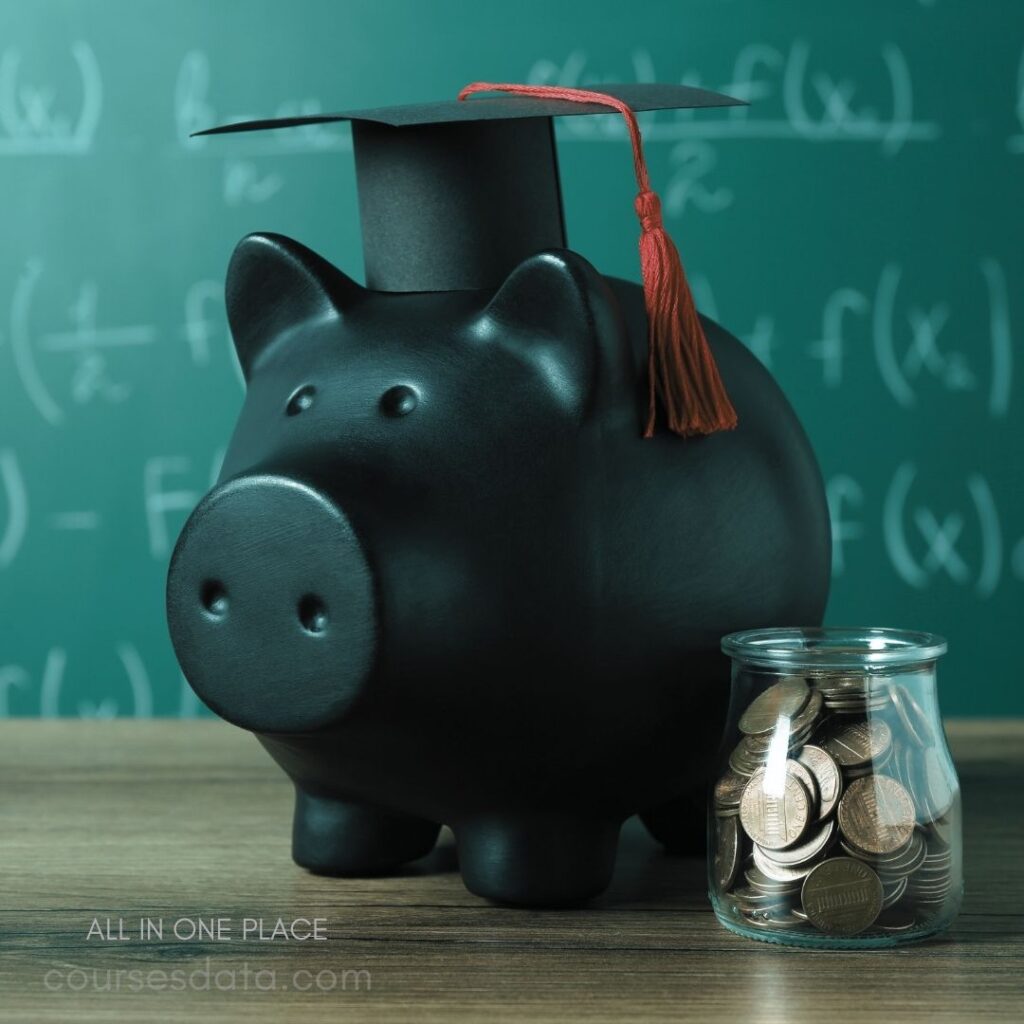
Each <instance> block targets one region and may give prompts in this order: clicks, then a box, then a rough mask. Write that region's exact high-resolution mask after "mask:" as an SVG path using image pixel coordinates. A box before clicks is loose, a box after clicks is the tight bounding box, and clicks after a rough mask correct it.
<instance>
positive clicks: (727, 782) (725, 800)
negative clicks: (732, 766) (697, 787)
mask: <svg viewBox="0 0 1024 1024" xmlns="http://www.w3.org/2000/svg"><path fill="white" fill-rule="evenodd" d="M746 784H747V780H746V778H744V777H743V776H742V775H740V774H739V772H737V771H733V770H730V771H727V772H726V773H725V774H724V775H723V776H722V777H721V778H720V779H719V780H718V781H717V782H716V783H715V805H716V807H719V808H727V807H739V805H740V797H741V796H742V795H743V787H744V786H745V785H746Z"/></svg>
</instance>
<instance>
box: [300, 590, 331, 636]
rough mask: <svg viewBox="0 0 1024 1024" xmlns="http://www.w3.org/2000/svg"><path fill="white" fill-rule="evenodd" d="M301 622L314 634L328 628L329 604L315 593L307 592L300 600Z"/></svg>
mask: <svg viewBox="0 0 1024 1024" xmlns="http://www.w3.org/2000/svg"><path fill="white" fill-rule="evenodd" d="M299 622H300V623H301V624H302V628H303V629H304V630H305V631H306V632H307V633H311V634H313V635H314V636H315V635H316V634H317V633H322V632H323V631H324V630H325V629H326V628H327V606H326V605H325V604H324V602H323V601H322V600H321V599H320V598H319V597H317V596H316V595H315V594H306V595H305V597H303V598H301V599H300V601H299Z"/></svg>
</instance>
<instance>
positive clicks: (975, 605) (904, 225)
mask: <svg viewBox="0 0 1024 1024" xmlns="http://www.w3.org/2000/svg"><path fill="white" fill-rule="evenodd" d="M479 78H490V79H492V80H519V81H523V80H528V81H534V82H559V83H564V84H568V85H592V84H598V83H600V82H602V81H605V82H610V81H637V80H639V81H647V80H654V79H657V80H662V81H669V82H686V83H690V84H700V85H704V86H707V87H710V88H715V89H720V90H722V91H724V92H728V93H732V94H734V95H736V96H739V97H742V98H746V99H749V100H750V101H751V105H750V106H749V108H744V109H735V110H720V111H705V112H682V113H666V114H655V115H645V116H644V117H643V127H644V131H645V137H646V140H647V149H648V159H649V163H650V166H651V172H652V177H653V179H654V182H655V185H656V187H657V188H659V190H660V191H661V193H662V196H663V199H664V202H665V207H666V210H667V213H668V221H669V225H670V228H671V230H672V231H673V233H674V235H675V238H676V240H677V242H678V244H679V247H680V249H681V251H682V253H683V256H684V260H685V261H686V264H687V267H688V270H689V272H690V275H691V278H692V280H693V283H694V287H695V291H696V293H697V296H698V301H699V303H700V305H701V306H702V308H703V309H704V310H705V312H707V313H710V314H711V315H713V316H715V317H717V318H718V319H719V320H721V322H722V323H724V324H725V325H726V326H727V327H729V328H730V329H731V330H733V331H734V332H735V333H736V334H738V335H739V336H740V337H741V338H742V339H743V340H744V342H745V343H746V344H747V345H749V346H750V348H751V349H752V350H753V351H754V352H755V353H756V354H757V355H758V356H759V357H760V358H761V359H762V360H763V361H764V362H765V363H767V364H768V365H769V367H770V368H771V369H772V370H773V372H774V373H775V374H776V375H777V377H778V379H779V380H780V382H781V383H782V385H783V387H784V388H785V390H786V391H787V392H788V394H789V396H790V397H791V399H792V401H793V403H794V404H795V406H796V408H797V410H798V412H799V413H800V415H801V416H802V418H803V420H804V423H805V424H806V426H807V428H808V431H809V433H810V435H811V437H812V439H813V442H814V444H815V447H816V449H817V452H818V455H819V457H820V460H821V464H822V467H823V470H824V474H825V477H826V480H827V485H828V494H829V500H830V504H831V508H832V514H833V529H834V535H835V541H836V543H835V563H834V570H835V581H834V587H833V595H832V600H831V605H830V609H829V620H830V621H831V622H833V623H837V624H840V623H841V624H855V623H856V624H871V625H875V624H879V625H900V626H908V627H917V628H925V629H931V630H935V631H938V632H942V633H945V634H948V636H949V639H950V644H951V653H950V655H949V656H948V658H947V659H946V662H945V663H944V665H943V671H942V688H943V691H942V692H943V704H944V709H945V711H946V712H947V713H960V714H963V713H973V714H1008V713H1021V712H1024V695H1022V694H1024V689H1022V688H1021V686H1020V685H1019V679H1020V667H1019V666H1020V661H1021V656H1020V653H1019V652H1018V651H1016V649H1015V648H1013V646H1012V644H1013V642H1014V641H1015V640H1016V639H1017V638H1018V636H1019V633H1020V630H1021V628H1022V626H1024V615H1022V610H1024V473H1022V468H1021V462H1022V440H1021V439H1022V438H1024V395H1022V388H1021V381H1022V380H1024V366H1022V365H1020V363H1021V359H1020V357H1021V340H1022V339H1024V297H1022V292H1024V289H1022V285H1024V242H1022V238H1024V7H1022V6H1021V4H1020V2H1019V0H988V2H986V3H983V4H981V3H975V4H963V3H955V2H953V0H865V2H863V3H859V4H856V5H837V4H822V3H820V2H812V0H802V2H796V0H779V2H777V3H773V4H765V3H763V2H761V0H671V2H664V3H662V2H643V0H641V2H639V3H629V4H625V3H619V2H615V3H600V2H595V0H589V2H587V3H583V2H578V0H561V2H559V3H552V2H550V0H544V2H537V0H515V2H514V3H479V4H470V3H465V2H463V0H429V2H428V0H402V2H399V0H365V2H355V0H345V2H318V3H313V2H299V0H292V2H290V3H282V2H269V0H248V2H240V0H239V2H229V0H220V2H215V3H214V2H210V0H175V2H173V3H172V2H168V0H161V2H159V3H157V2H148V0H106V2H104V3H102V4H98V3H86V2H84V0H82V2H71V0H63V2H61V0H36V2H33V3H31V4H28V3H21V4H14V3H8V4H4V5H3V6H2V8H0V231H2V239H3V241H2V245H0V714H11V715H44V716H49V715H83V716H90V715H99V716H103V715H114V714H117V715H138V716H146V715H151V714H152V715H183V716H187V715H194V714H199V713H201V710H200V708H199V707H198V705H197V702H196V701H195V699H194V698H193V697H192V696H191V694H190V691H189V690H188V688H187V687H186V686H185V685H184V683H183V681H182V679H181V676H180V673H179V671H178V669H177V666H176V664H175V662H174V658H173V654H172V652H171V649H170V645H169V642H168V640H167V638H166V635H165V629H164V616H163V582H164V573H165V566H166V561H167V558H168V555H169V552H170V549H171V546H172V545H173V542H174V539H175V537H176V535H177V532H178V530H179V529H180V527H181V524H182V523H183V521H184V519H185V517H186V515H187V513H188V511H189V510H190V508H191V507H192V505H193V504H194V503H195V501H196V500H197V499H198V498H199V497H200V495H201V494H202V493H203V492H204V491H205V489H206V488H207V487H208V485H209V483H210V481H211V480H212V479H213V477H214V476H215V474H216V471H217V466H218V461H219V459H220V457H221V453H222V451H223V445H224V444H225V442H226V439H227V438H228V436H229V433H230V430H231V428H232V425H233V422H234V419H235V417H236V415H237V412H238V409H239V406H240V403H241V399H242V388H241V383H240V378H239V375H238V372H237V368H236V365H235V362H234V358H233V355H232V352H231V348H230V342H229V338H228V335H227V332H226V322H225V315H224V307H223V298H222V286H223V274H224V269H225V266H226V264H227V260H228V257H229V256H230V253H231V250H232V248H233V246H234V244H235V242H236V241H237V240H238V239H239V238H241V237H242V236H243V235H244V234H246V233H247V232H249V231H253V230H273V231H278V232H282V233H284V234H287V235H291V236H293V237H295V238H297V239H299V240H301V241H302V242H304V243H306V244H307V245H309V246H311V247H312V248H314V249H316V250H318V251H320V252H321V253H323V254H324V255H326V256H327V257H329V258H330V259H332V260H333V261H335V262H336V263H338V264H339V265H340V266H341V267H343V268H344V269H345V270H346V271H348V272H349V273H350V274H352V275H354V276H356V277H359V276H360V274H361V255H360V252H361V250H360V240H359V226H358V215H357V206H356V198H355V185H354V175H353V168H352V157H351V145H350V141H349V135H348V131H349V130H348V128H347V127H346V126H344V125H342V126H331V127H317V128H312V129H309V130H302V131H293V132H290V133H278V134H256V135H248V136H238V137H223V138H216V139H204V140H189V138H188V135H189V133H190V132H191V131H193V130H194V129H198V128H202V127H206V126H209V125H212V124H218V123H221V122H225V121H228V120H234V119H241V118H244V117H253V116H274V115H282V114H287V113H296V112H300V113H302V112H307V113H314V112H317V111H321V110H331V109H346V108H358V107H368V106H377V105H385V104H390V103H402V102H413V101H420V100H428V99H440V98H445V97H450V96H452V95H454V94H455V92H456V91H457V90H458V88H459V87H460V86H461V85H463V84H464V83H466V82H468V81H472V80H475V79H479ZM558 139H559V145H560V153H561V170H562V176H563V186H564V192H565V201H566V215H567V222H568V229H569V237H570V244H571V245H572V246H573V248H575V249H576V250H578V251H579V252H581V253H582V254H583V255H585V256H587V257H588V258H589V259H591V260H592V261H593V262H594V263H595V264H596V265H597V266H598V267H599V268H600V269H601V270H602V271H604V272H605V273H610V274H617V275H620V276H625V277H633V278H636V277H637V273H638V268H637V260H636V250H635V240H636V235H637V226H636V223H635V219H634V216H633V211H632V194H633V183H632V180H631V173H632V172H631V164H630V156H629V151H628V147H627V145H626V143H625V141H624V138H623V127H622V124H621V121H620V119H618V118H615V117H607V118H606V117H596V118H574V119H571V120H569V121H567V122H566V123H564V124H562V125H560V126H559V128H558Z"/></svg>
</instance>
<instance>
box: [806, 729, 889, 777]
mask: <svg viewBox="0 0 1024 1024" xmlns="http://www.w3.org/2000/svg"><path fill="white" fill-rule="evenodd" d="M891 744H892V731H891V730H890V729H889V726H887V725H886V724H885V722H883V721H880V720H879V719H877V718H875V719H872V720H871V721H870V722H865V721H859V722H850V723H849V724H847V725H841V726H840V727H839V728H838V729H837V730H836V731H835V732H834V733H833V734H832V735H831V736H829V738H828V739H827V740H825V742H824V743H823V744H822V746H823V747H824V748H825V750H826V752H827V753H829V754H831V755H832V757H833V758H835V760H836V762H837V763H838V764H840V765H842V766H843V767H844V768H847V767H854V766H859V765H863V764H866V763H867V762H869V761H877V760H878V759H879V758H880V757H881V756H882V755H883V754H884V753H885V752H886V751H887V750H888V749H889V747H890V746H891Z"/></svg>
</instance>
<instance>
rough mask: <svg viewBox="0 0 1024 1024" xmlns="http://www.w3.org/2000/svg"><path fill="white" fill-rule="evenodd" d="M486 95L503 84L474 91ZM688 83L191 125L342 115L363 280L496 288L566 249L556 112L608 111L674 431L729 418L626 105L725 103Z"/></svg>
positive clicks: (654, 357) (401, 285)
mask: <svg viewBox="0 0 1024 1024" xmlns="http://www.w3.org/2000/svg"><path fill="white" fill-rule="evenodd" d="M482 92H499V93H503V94H504V95H500V96H489V97H476V98H474V99H472V100H470V97H472V96H476V94H478V93H482ZM740 102H741V101H740V100H736V99H732V98H731V97H728V96H723V95H721V94H719V93H714V92H709V91H707V90H705V89H697V88H693V87H690V86H684V85H645V84H631V85H603V86H602V87H601V89H600V91H596V90H584V89H570V88H565V87H561V86H535V85H516V84H506V83H490V82H477V83H473V84H472V85H468V86H466V87H465V88H464V89H463V90H462V92H461V93H460V94H459V96H458V99H456V100H452V101H447V102H440V103H424V104H413V105H410V106H400V107H386V108H380V109H370V110H351V111H346V112H342V113H335V114H315V115H306V116H297V117H283V118H272V119H263V120H255V121H245V122H242V123H238V124H229V125H223V126H221V127H219V128H210V129H207V130H206V131H202V132H197V133H196V134H197V135H217V134H226V133H230V132H245V131H258V130H261V129H270V128H275V129H276V128H288V127H299V126H303V125H312V124H325V123H330V122H336V121H350V122H351V123H352V142H353V149H354V153H355V165H356V183H357V188H358V192H359V213H360V218H361V221H362V235H363V255H364V262H365V268H366V286H367V287H368V288H371V289H375V290H378V291H386V292H424V291H455V290H464V289H481V290H484V289H490V290H493V289H495V288H497V287H498V286H499V285H500V284H501V283H502V282H503V281H504V280H505V278H506V277H507V276H508V275H509V274H510V273H511V272H512V270H513V269H514V268H515V267H516V266H518V265H519V264H520V263H521V262H522V261H523V260H525V259H527V258H528V257H530V256H532V255H534V254H535V253H537V252H540V251H541V250H545V249H552V248H555V249H558V248H565V247H566V237H565V220H564V216H563V212H562V197H561V188H560V184H559V177H558V158H557V153H556V148H555V140H554V131H553V122H552V118H554V117H565V116H577V115H581V114H607V113H609V111H617V112H618V113H620V114H621V115H622V116H623V117H624V118H625V120H626V125H627V128H628V129H629V135H630V141H631V143H632V148H633V161H634V168H635V171H636V178H637V187H638V194H637V197H636V201H635V205H636V211H637V216H638V217H639V219H640V222H641V228H642V230H641V236H640V258H641V269H642V272H643V282H644V296H645V302H646V306H647V314H648V321H649V342H650V344H649V366H648V371H649V372H648V376H649V391H650V402H649V411H648V423H647V429H646V431H645V436H648V437H649V436H651V435H652V434H653V433H654V427H655V412H656V406H657V402H658V400H660V403H661V407H662V408H663V410H664V412H665V421H666V425H667V426H668V428H669V429H670V430H673V431H675V432H676V433H679V434H683V435H684V436H686V435H690V434H707V433H711V432H713V431H715V430H721V429H730V428H731V427H733V426H735V425H736V414H735V412H734V410H733V408H732V405H731V403H730V402H729V399H728V397H727V396H726V394H725V389H724V387H723V386H722V382H721V380H720V378H719V376H718V370H717V368H716V366H715V362H714V358H713V356H712V354H711V351H710V349H709V348H708V345H707V341H706V339H705V337H704V332H703V328H702V327H701V324H700V320H699V319H698V316H697V312H696V309H695V307H694V304H693V297H692V295H691V293H690V289H689V286H688V285H687V283H686V277H685V274H684V273H683V269H682V264H681V262H680V260H679V255H678V252H677V251H676V248H675V246H674V245H673V243H672V240H671V238H669V236H668V234H667V232H666V231H665V229H664V226H663V224H662V220H661V205H660V202H659V200H658V196H657V195H656V193H655V192H654V191H653V190H652V189H651V186H650V182H649V180H648V176H647V167H646V164H645V162H644V156H643V148H642V144H641V138H640V129H639V127H638V125H637V121H636V116H635V112H636V111H644V110H662V109H681V108H695V107H723V106H734V105H737V104H739V103H740Z"/></svg>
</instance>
